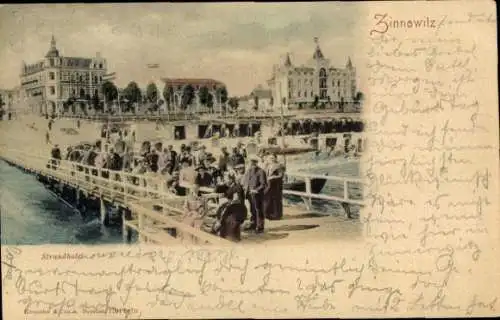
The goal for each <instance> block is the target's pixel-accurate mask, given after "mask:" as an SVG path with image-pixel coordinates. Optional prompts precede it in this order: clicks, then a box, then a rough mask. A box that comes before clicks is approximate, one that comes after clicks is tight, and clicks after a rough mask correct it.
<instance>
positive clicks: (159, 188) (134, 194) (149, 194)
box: [0, 148, 363, 244]
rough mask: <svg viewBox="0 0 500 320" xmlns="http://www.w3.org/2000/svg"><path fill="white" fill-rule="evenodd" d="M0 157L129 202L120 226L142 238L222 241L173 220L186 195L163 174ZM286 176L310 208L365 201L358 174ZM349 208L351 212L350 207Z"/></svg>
mask: <svg viewBox="0 0 500 320" xmlns="http://www.w3.org/2000/svg"><path fill="white" fill-rule="evenodd" d="M0 158H3V159H4V160H7V161H9V162H11V163H14V164H16V165H18V166H20V167H22V168H24V169H26V170H29V171H32V172H35V173H37V174H40V175H42V176H45V177H48V178H51V179H54V180H57V181H60V182H64V184H67V185H70V186H72V187H74V188H75V189H76V190H82V191H86V192H87V193H89V194H94V195H96V196H98V197H99V198H100V199H101V200H106V201H109V202H111V203H115V204H116V203H118V204H123V205H124V206H126V207H129V208H130V209H132V210H133V212H134V216H135V217H128V218H124V228H131V229H135V230H137V231H138V232H139V234H140V237H141V240H142V241H149V242H159V243H165V242H166V239H170V238H172V239H171V240H172V241H175V240H176V239H175V237H169V236H168V235H166V234H165V232H162V230H164V229H168V228H174V229H176V230H179V231H180V232H181V233H182V234H184V235H188V237H189V238H191V239H197V240H196V241H197V242H198V243H200V242H201V243H216V244H220V242H221V241H222V242H224V241H226V240H224V239H220V238H218V237H216V236H213V235H211V234H208V233H206V232H203V231H202V230H199V229H195V228H193V227H191V226H188V225H185V224H183V223H182V222H181V221H179V219H176V217H177V218H179V217H180V216H182V214H183V212H184V209H183V207H182V205H181V204H182V202H183V199H184V197H182V196H178V195H176V194H175V193H173V192H171V191H170V190H169V189H168V187H167V184H166V179H165V178H164V177H162V176H154V175H148V174H137V173H131V172H124V171H114V170H109V169H101V168H96V167H93V166H87V165H83V164H80V163H77V162H72V161H67V160H59V159H54V158H51V157H45V156H42V155H38V156H37V155H33V154H30V153H28V152H25V151H21V150H13V149H6V148H1V149H0ZM287 177H293V178H295V179H296V180H301V181H303V182H304V183H305V190H304V191H297V190H288V189H284V190H283V194H284V195H289V196H295V197H299V198H301V199H302V200H303V201H304V203H305V205H306V207H307V209H309V210H313V200H322V201H329V202H338V203H340V204H341V205H342V207H344V209H346V206H347V207H348V206H350V205H356V206H363V200H362V199H356V198H354V197H352V196H351V195H350V194H349V186H350V185H351V184H360V185H361V184H362V181H361V179H358V178H347V177H335V176H327V175H312V174H308V173H300V172H289V173H287ZM315 179H325V180H327V182H328V181H332V182H334V183H337V184H338V185H340V186H342V189H343V191H342V192H341V194H339V195H332V194H328V193H314V192H313V181H314V180H315ZM180 185H181V186H182V187H184V188H186V189H188V190H189V189H190V188H191V185H189V183H186V182H182V181H181V183H180ZM200 191H201V192H202V193H203V194H204V197H205V199H206V200H207V201H208V199H212V200H213V199H215V202H217V201H216V200H217V199H218V197H221V196H222V195H218V194H215V191H214V189H212V188H204V187H202V188H200ZM214 206H216V204H214ZM155 207H160V208H161V211H157V210H156V209H155ZM212 209H213V208H212ZM346 210H349V209H348V208H347V209H346ZM347 213H348V215H349V212H347ZM104 218H105V217H104V216H103V213H102V212H101V219H102V220H104ZM151 230H153V231H154V232H153V231H151ZM158 231H160V232H158ZM226 242H227V241H226Z"/></svg>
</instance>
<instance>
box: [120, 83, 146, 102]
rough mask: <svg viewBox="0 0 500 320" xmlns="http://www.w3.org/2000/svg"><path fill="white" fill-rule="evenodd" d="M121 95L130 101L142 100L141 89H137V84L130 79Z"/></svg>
mask: <svg viewBox="0 0 500 320" xmlns="http://www.w3.org/2000/svg"><path fill="white" fill-rule="evenodd" d="M123 96H124V97H125V99H127V100H128V101H129V102H131V103H136V102H141V101H142V93H141V89H139V86H138V85H137V83H136V82H134V81H131V82H130V83H129V84H128V85H127V87H126V88H125V89H124V90H123Z"/></svg>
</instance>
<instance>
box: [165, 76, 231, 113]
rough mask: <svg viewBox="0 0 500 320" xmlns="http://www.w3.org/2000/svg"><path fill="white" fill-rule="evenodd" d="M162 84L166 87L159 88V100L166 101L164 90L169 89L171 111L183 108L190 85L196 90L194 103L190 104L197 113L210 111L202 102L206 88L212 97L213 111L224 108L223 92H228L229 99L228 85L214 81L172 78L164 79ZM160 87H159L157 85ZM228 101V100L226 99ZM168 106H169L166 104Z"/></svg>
mask: <svg viewBox="0 0 500 320" xmlns="http://www.w3.org/2000/svg"><path fill="white" fill-rule="evenodd" d="M162 82H163V83H164V86H163V87H162V88H160V87H158V91H159V92H160V95H159V98H160V100H165V99H164V95H163V91H164V88H165V87H166V88H168V91H169V93H168V99H169V101H168V105H169V106H170V109H173V110H177V109H180V108H181V107H182V103H183V102H182V101H183V95H184V92H185V91H184V90H185V88H186V86H188V85H190V86H191V87H192V88H193V89H194V90H193V91H194V98H193V101H192V102H191V104H190V107H191V108H193V109H194V110H195V111H208V108H207V107H206V105H204V104H203V103H202V102H201V100H200V95H199V93H200V90H201V89H202V88H203V87H206V88H207V89H208V94H209V96H211V97H210V98H209V99H210V100H211V101H212V103H213V110H214V111H220V109H221V108H222V105H223V104H224V102H225V101H223V100H224V98H223V97H222V95H223V94H222V91H223V90H226V91H225V92H226V94H225V95H226V97H227V89H226V85H225V84H224V83H223V82H221V81H218V80H214V79H171V78H164V79H162ZM157 86H158V85H157ZM226 100H227V99H226ZM165 105H167V104H165Z"/></svg>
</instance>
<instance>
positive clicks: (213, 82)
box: [162, 78, 224, 86]
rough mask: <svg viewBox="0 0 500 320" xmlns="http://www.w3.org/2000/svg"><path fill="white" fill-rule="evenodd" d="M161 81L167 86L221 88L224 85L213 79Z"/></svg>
mask: <svg viewBox="0 0 500 320" xmlns="http://www.w3.org/2000/svg"><path fill="white" fill-rule="evenodd" d="M162 81H163V82H165V83H166V84H168V85H173V86H178V85H187V84H190V85H195V86H196V85H198V86H213V85H218V86H223V85H224V83H222V82H221V81H218V80H214V79H196V78H162Z"/></svg>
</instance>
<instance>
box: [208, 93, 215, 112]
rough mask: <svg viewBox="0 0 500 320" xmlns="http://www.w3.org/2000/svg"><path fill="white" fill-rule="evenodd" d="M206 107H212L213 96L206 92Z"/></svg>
mask: <svg viewBox="0 0 500 320" xmlns="http://www.w3.org/2000/svg"><path fill="white" fill-rule="evenodd" d="M207 107H209V108H210V109H212V108H213V107H214V96H213V94H211V93H209V94H208V100H207Z"/></svg>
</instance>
